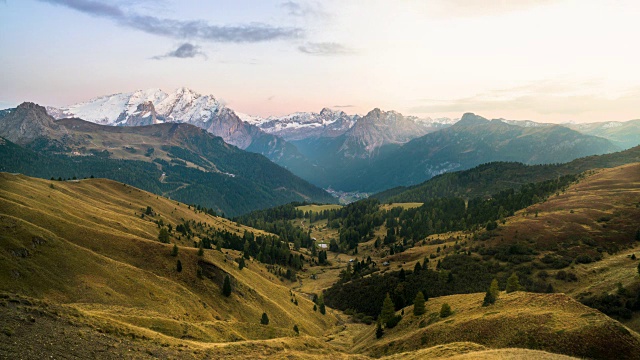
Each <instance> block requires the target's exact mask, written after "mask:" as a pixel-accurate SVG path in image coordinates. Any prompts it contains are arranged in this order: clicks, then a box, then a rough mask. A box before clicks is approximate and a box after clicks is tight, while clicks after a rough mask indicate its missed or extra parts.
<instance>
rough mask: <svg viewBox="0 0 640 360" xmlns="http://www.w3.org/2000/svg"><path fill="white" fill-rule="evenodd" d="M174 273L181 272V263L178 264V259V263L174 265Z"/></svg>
mask: <svg viewBox="0 0 640 360" xmlns="http://www.w3.org/2000/svg"><path fill="white" fill-rule="evenodd" d="M176 271H177V272H182V263H181V262H180V259H178V262H177V263H176Z"/></svg>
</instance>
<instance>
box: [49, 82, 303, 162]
mask: <svg viewBox="0 0 640 360" xmlns="http://www.w3.org/2000/svg"><path fill="white" fill-rule="evenodd" d="M47 112H49V114H51V115H52V116H53V117H54V118H56V119H63V118H73V117H76V118H80V119H83V120H86V121H90V122H93V123H96V124H100V125H112V126H142V125H152V124H161V123H187V124H191V125H195V126H197V127H199V128H202V129H205V130H207V131H208V132H210V133H212V134H213V135H216V136H219V137H221V138H223V139H224V141H225V142H227V143H229V144H231V145H235V146H237V147H239V148H241V149H247V150H249V151H251V152H255V153H259V154H263V155H265V156H266V157H268V158H269V159H271V160H273V161H289V162H291V163H296V162H297V161H303V159H302V156H301V155H300V153H298V152H297V150H296V149H295V148H294V147H292V146H287V145H286V142H285V141H283V140H282V139H279V138H278V137H276V136H274V135H270V134H267V133H265V132H263V131H261V130H260V129H259V128H258V127H256V126H254V125H251V124H248V123H245V122H243V121H242V120H240V118H239V117H238V116H237V115H236V113H235V112H234V111H233V110H232V109H230V108H228V107H227V106H225V105H224V104H223V103H222V102H220V101H219V100H217V99H216V98H215V97H213V96H212V95H201V94H198V93H196V92H195V91H193V90H190V89H188V88H185V87H182V88H179V89H177V90H176V91H174V92H173V93H166V92H164V91H162V90H160V89H148V90H138V91H134V92H130V93H120V94H114V95H107V96H101V97H97V98H95V99H91V100H89V101H86V102H83V103H79V104H75V105H71V106H66V107H62V108H54V107H47Z"/></svg>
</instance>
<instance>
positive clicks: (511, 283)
mask: <svg viewBox="0 0 640 360" xmlns="http://www.w3.org/2000/svg"><path fill="white" fill-rule="evenodd" d="M518 290H520V282H519V280H518V275H517V274H516V273H515V272H514V273H512V274H511V276H509V279H507V287H506V289H505V291H506V293H507V294H508V293H511V292H514V291H518Z"/></svg>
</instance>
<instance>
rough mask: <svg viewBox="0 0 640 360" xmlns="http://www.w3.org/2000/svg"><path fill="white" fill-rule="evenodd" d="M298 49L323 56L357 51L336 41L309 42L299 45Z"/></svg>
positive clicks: (348, 53)
mask: <svg viewBox="0 0 640 360" xmlns="http://www.w3.org/2000/svg"><path fill="white" fill-rule="evenodd" d="M298 51H300V52H302V53H305V54H309V55H321V56H329V55H350V54H354V53H355V51H354V50H353V49H351V48H348V47H346V46H344V45H342V44H338V43H334V42H320V43H314V42H308V43H305V44H304V45H300V46H298Z"/></svg>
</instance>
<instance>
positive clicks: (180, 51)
mask: <svg viewBox="0 0 640 360" xmlns="http://www.w3.org/2000/svg"><path fill="white" fill-rule="evenodd" d="M196 56H202V57H204V58H205V59H206V58H207V54H205V53H204V52H202V51H201V50H200V47H199V46H196V45H193V44H190V43H184V44H182V45H180V46H178V48H177V49H175V50H173V51H169V52H168V53H166V54H164V55H158V56H154V57H152V59H155V60H162V59H166V58H179V59H188V58H194V57H196Z"/></svg>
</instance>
